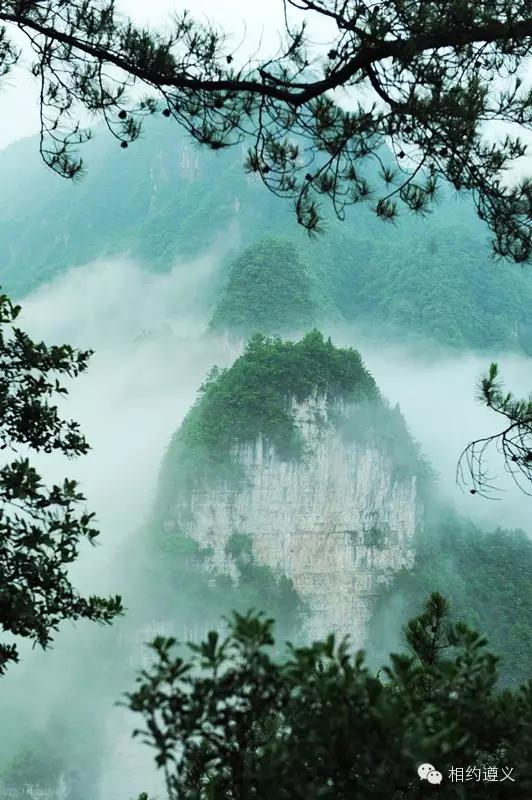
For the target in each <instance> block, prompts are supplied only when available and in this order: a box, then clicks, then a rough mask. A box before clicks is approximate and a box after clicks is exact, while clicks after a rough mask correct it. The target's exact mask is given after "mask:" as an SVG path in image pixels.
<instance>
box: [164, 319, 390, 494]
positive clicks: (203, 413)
mask: <svg viewBox="0 0 532 800" xmlns="http://www.w3.org/2000/svg"><path fill="white" fill-rule="evenodd" d="M313 395H325V396H326V397H327V399H328V400H330V401H333V400H337V399H343V400H345V401H375V402H376V401H379V400H380V396H379V391H378V389H377V386H376V384H375V381H374V380H373V378H372V376H371V375H370V373H369V372H368V371H367V369H366V368H365V366H364V364H363V362H362V359H361V357H360V355H359V353H358V352H357V351H356V350H354V349H352V348H337V347H335V346H334V345H333V344H332V342H331V340H330V339H329V340H325V339H324V338H323V335H322V334H321V333H320V332H319V331H317V330H313V331H312V332H311V333H308V334H307V335H306V336H304V337H303V339H301V340H300V341H299V342H291V341H283V340H281V339H280V338H267V337H265V336H263V335H262V334H256V335H255V336H253V337H252V338H251V339H250V341H249V343H248V344H247V346H246V348H245V351H244V354H243V355H242V356H241V357H240V358H238V359H237V360H236V361H235V363H234V364H233V366H232V367H230V368H229V369H224V370H219V369H217V368H214V369H213V370H212V371H211V372H210V374H209V376H208V378H207V380H206V382H205V383H204V384H203V386H202V387H201V389H200V395H199V398H198V400H197V401H196V403H195V405H194V406H193V407H192V409H191V410H190V412H189V413H188V415H187V416H186V417H185V420H184V421H183V424H182V425H181V427H180V428H179V430H178V431H177V432H176V434H175V435H174V436H173V438H172V440H171V442H170V446H169V448H168V451H167V454H166V457H165V459H164V463H163V467H162V476H161V479H162V484H163V487H164V488H163V493H164V495H165V496H167V497H168V496H170V497H171V496H172V493H173V491H175V489H176V487H179V486H181V487H183V486H190V485H193V484H195V483H197V482H198V481H201V479H204V478H206V479H216V478H217V477H224V478H227V477H239V470H238V465H237V464H236V463H235V462H234V460H233V458H232V454H231V450H232V448H233V446H234V445H238V444H251V443H254V442H255V441H256V440H257V437H258V436H259V435H261V436H262V437H263V438H264V440H265V441H266V442H268V443H271V444H272V445H273V446H274V447H275V449H276V451H277V453H278V455H279V457H280V458H282V459H285V460H289V459H292V458H300V457H301V456H302V455H303V453H304V443H303V439H302V436H301V433H300V431H299V429H298V427H297V425H296V422H295V420H294V415H293V411H292V407H291V401H292V400H295V401H296V402H299V403H301V402H303V401H305V400H307V399H308V398H309V397H311V396H313ZM168 493H169V495H168Z"/></svg>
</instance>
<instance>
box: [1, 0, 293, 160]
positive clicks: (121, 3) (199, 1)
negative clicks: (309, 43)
mask: <svg viewBox="0 0 532 800" xmlns="http://www.w3.org/2000/svg"><path fill="white" fill-rule="evenodd" d="M117 5H118V7H119V8H120V9H122V10H123V11H124V12H125V13H127V14H129V15H130V16H132V17H133V18H134V19H135V21H136V22H138V23H139V24H144V25H150V26H152V27H154V28H155V27H160V26H164V25H165V24H167V23H168V22H169V21H170V20H171V17H172V14H173V12H176V11H177V12H182V11H184V10H185V9H189V10H191V11H192V12H193V14H194V16H195V17H196V18H197V19H201V18H202V17H203V18H208V19H209V20H211V21H213V22H217V23H219V24H220V25H221V26H223V28H224V30H228V31H230V32H231V33H233V34H234V41H235V44H239V43H240V41H241V39H242V38H243V37H244V33H245V34H246V41H247V42H249V44H250V45H251V46H252V47H253V50H254V49H255V48H256V47H257V46H258V45H259V43H260V42H261V40H262V43H263V45H265V46H272V45H274V44H275V42H276V41H277V33H278V32H279V31H280V30H281V27H282V0H269V2H268V3H251V2H249V0H248V2H246V0H194V2H191V1H190V0H188V2H184V1H183V0H150V2H149V3H148V2H146V0H118V3H117ZM20 41H21V42H22V41H23V40H22V39H21V40H20ZM0 118H1V120H2V124H1V126H0V148H2V147H5V146H6V145H7V144H9V143H10V142H12V141H15V140H16V139H19V138H22V137H25V136H29V135H31V134H33V133H36V132H37V131H38V107H37V93H36V82H35V80H34V79H32V78H31V77H30V76H29V75H28V73H27V71H26V70H23V69H21V68H17V69H15V70H13V71H12V72H11V73H10V75H9V76H8V77H6V78H2V79H1V80H0Z"/></svg>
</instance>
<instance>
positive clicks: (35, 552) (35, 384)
mask: <svg viewBox="0 0 532 800" xmlns="http://www.w3.org/2000/svg"><path fill="white" fill-rule="evenodd" d="M19 311H20V307H19V306H14V305H12V303H11V302H10V300H9V298H7V297H6V296H5V295H1V296H0V411H1V414H0V447H1V449H2V450H5V449H6V448H9V449H11V450H14V449H16V446H18V445H25V446H29V447H30V448H31V449H33V450H35V451H37V452H38V451H44V452H47V453H50V452H52V451H53V450H59V451H61V452H62V453H64V454H65V455H67V456H75V455H79V454H81V453H86V452H87V450H88V444H87V442H86V441H85V439H84V438H83V436H82V435H81V434H80V432H79V426H78V425H77V423H75V422H72V421H65V420H63V419H61V417H60V416H59V412H58V409H57V407H56V406H55V405H53V404H52V402H51V400H52V398H54V397H55V396H61V395H65V394H66V393H67V390H66V389H65V387H64V386H62V384H61V383H60V380H59V378H60V377H62V376H69V377H76V376H77V375H79V373H81V372H83V371H84V370H85V368H86V366H87V360H88V358H89V356H90V353H89V352H81V351H75V350H73V349H72V348H71V347H70V346H68V345H63V346H61V347H57V346H53V347H48V346H47V345H45V344H44V342H38V343H36V342H33V341H32V340H31V339H30V338H29V336H27V334H25V333H24V332H23V331H21V330H20V329H19V328H17V327H15V326H14V324H13V323H14V321H15V320H16V318H17V316H18V314H19ZM84 500H85V498H84V497H83V495H82V494H81V493H80V492H79V491H78V489H77V485H76V482H75V481H70V480H68V479H65V481H64V482H63V484H62V485H55V486H53V487H52V488H51V489H47V488H46V487H44V486H43V484H42V481H41V478H40V476H39V475H38V473H37V472H36V471H35V469H34V468H33V467H32V466H31V465H30V462H29V460H28V459H27V458H17V459H16V460H14V461H12V462H10V463H7V464H5V465H4V466H3V467H2V468H1V469H0V629H1V630H2V631H4V632H7V633H9V634H13V635H15V636H22V637H24V638H27V639H30V640H32V641H33V642H34V643H36V644H39V645H40V646H41V647H43V648H46V647H47V646H48V645H49V643H50V641H51V638H52V633H53V632H55V631H57V629H58V626H59V623H60V622H61V621H62V620H63V619H71V620H76V619H79V618H86V619H90V620H93V621H96V622H101V623H110V622H111V621H112V620H113V619H114V617H115V616H116V615H117V614H120V613H121V610H122V606H121V601H120V598H119V597H114V598H110V599H107V600H106V599H104V598H101V597H96V596H91V597H88V598H84V597H82V596H80V595H79V594H78V593H77V592H76V591H75V589H74V588H73V586H72V584H71V583H70V580H69V578H68V574H67V568H68V565H70V564H71V563H72V562H73V561H75V560H76V558H77V556H78V551H79V544H80V542H81V541H82V540H83V539H86V540H87V541H89V542H90V543H94V541H95V539H96V537H97V536H98V531H97V530H96V529H95V528H93V527H92V519H93V516H94V515H93V514H91V513H88V512H86V511H82V512H79V511H78V509H79V506H80V504H81V503H83V502H84ZM10 661H18V651H17V647H16V645H15V644H3V643H0V674H2V673H3V672H4V670H5V668H6V665H7V664H8V662H10Z"/></svg>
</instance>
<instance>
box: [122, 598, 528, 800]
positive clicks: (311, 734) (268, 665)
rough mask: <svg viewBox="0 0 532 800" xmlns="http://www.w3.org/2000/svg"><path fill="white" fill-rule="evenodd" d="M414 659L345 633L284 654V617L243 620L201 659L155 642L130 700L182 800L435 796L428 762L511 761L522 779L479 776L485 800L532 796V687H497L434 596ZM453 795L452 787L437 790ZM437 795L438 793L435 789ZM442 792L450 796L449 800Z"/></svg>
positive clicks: (491, 660)
mask: <svg viewBox="0 0 532 800" xmlns="http://www.w3.org/2000/svg"><path fill="white" fill-rule="evenodd" d="M406 639H407V643H408V645H409V648H410V650H411V654H409V655H391V656H390V659H389V664H388V666H386V667H384V668H383V669H381V670H380V671H379V672H378V673H377V674H373V672H372V671H371V670H370V669H369V668H368V667H367V665H366V663H365V659H364V654H363V653H357V654H356V655H353V654H352V653H350V651H349V647H348V645H347V643H346V642H345V641H344V642H337V641H336V640H335V638H334V636H332V635H331V636H329V637H328V638H327V639H325V640H324V641H319V642H315V643H314V644H312V645H311V646H307V647H294V646H290V647H289V648H288V651H287V652H286V653H285V654H284V656H283V657H282V658H275V659H274V658H273V657H272V651H271V648H272V645H273V644H274V636H273V627H272V620H271V619H265V618H264V617H263V616H260V615H259V616H257V615H254V614H252V613H248V614H246V615H240V614H234V615H233V617H232V621H231V627H230V630H229V634H228V636H226V637H225V638H221V637H220V636H219V634H218V633H216V632H215V631H211V632H210V633H209V634H208V635H207V637H206V638H205V640H204V641H203V642H201V643H200V644H194V645H191V647H190V651H191V652H190V653H189V655H188V656H187V655H186V654H180V655H176V653H175V650H174V647H175V641H174V640H172V639H164V638H158V639H156V640H155V641H154V642H153V650H154V655H155V662H154V664H153V666H151V667H150V668H149V669H148V670H146V671H144V672H143V673H142V674H141V675H139V677H138V679H137V681H138V685H137V688H136V690H135V691H133V692H131V693H130V694H129V695H128V704H129V707H130V709H131V710H132V711H134V712H137V713H138V714H140V715H141V717H142V721H143V727H142V728H141V729H140V730H139V731H137V732H136V733H137V735H140V736H142V738H143V740H144V741H145V742H146V743H147V744H149V745H150V746H151V747H152V748H153V749H154V754H155V759H156V762H157V764H158V765H159V766H160V767H162V768H163V769H164V775H165V778H166V785H167V793H168V797H169V798H170V800H174V799H175V800H177V798H179V800H226V799H227V798H234V800H248V798H268V800H296V799H298V798H303V797H304V798H308V800H344V799H345V800H348V799H349V800H351V798H353V797H356V798H357V800H370V799H371V800H377V798H378V799H379V800H380V799H381V798H385V797H386V798H387V797H390V798H402V800H408V799H409V798H415V797H419V796H420V793H423V796H425V794H427V793H428V794H430V791H431V788H432V787H431V786H428V785H427V786H423V785H421V783H420V780H419V778H418V775H417V767H418V766H419V765H420V764H422V763H426V762H429V763H431V764H435V765H436V769H438V770H439V771H440V772H441V773H442V774H443V783H444V788H443V791H444V792H445V794H444V796H445V797H446V798H449V800H453V798H456V800H460V799H461V798H463V797H464V793H463V792H464V787H463V786H462V785H460V784H453V783H452V782H450V781H449V779H448V775H449V770H450V769H451V767H453V766H454V767H457V766H460V765H464V768H465V766H467V765H475V764H478V765H482V764H489V765H490V766H492V767H496V768H498V769H499V770H501V769H502V767H510V768H511V769H512V774H513V776H514V778H515V782H512V783H510V785H509V786H508V783H504V782H501V783H488V784H485V783H473V784H470V785H468V787H467V789H468V793H467V796H468V797H471V798H473V799H474V800H493V798H496V799H502V798H510V797H511V798H512V800H517V799H518V798H523V800H524V799H525V798H528V797H529V796H530V792H531V790H532V763H531V760H530V753H531V752H532V725H531V720H532V685H531V684H530V683H528V684H525V685H524V686H523V687H521V688H519V689H516V690H513V691H510V690H506V691H505V692H500V691H498V690H497V689H496V683H497V659H496V657H494V656H493V655H491V653H489V652H487V650H486V647H485V640H484V639H483V638H482V637H481V636H480V635H479V634H478V633H476V632H475V631H473V630H472V629H470V628H468V627H467V626H466V625H464V624H463V623H455V622H454V621H452V620H451V619H450V618H449V608H448V604H447V603H446V601H445V600H444V598H443V597H441V596H440V595H438V594H432V595H431V596H430V598H429V600H428V601H427V603H426V604H425V608H424V612H423V613H422V615H421V616H420V617H418V618H417V619H415V620H413V621H412V622H411V623H410V625H409V626H408V629H407V634H406ZM437 789H438V790H439V791H440V792H441V791H442V787H441V786H440V787H437ZM424 790H426V791H424ZM434 796H436V792H435V795H434Z"/></svg>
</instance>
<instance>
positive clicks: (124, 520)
mask: <svg viewBox="0 0 532 800" xmlns="http://www.w3.org/2000/svg"><path fill="white" fill-rule="evenodd" d="M226 246H228V245H227V243H224V242H221V243H220V246H219V247H217V248H216V249H215V250H214V251H212V252H208V253H205V254H204V255H203V256H202V257H201V258H199V259H197V260H196V261H194V262H180V263H177V264H176V265H175V266H174V267H173V268H172V269H171V270H170V271H169V272H168V273H165V274H154V273H153V272H150V271H149V270H148V269H146V268H145V267H143V266H141V265H138V264H135V263H133V262H131V261H130V260H128V259H127V258H123V259H116V260H102V261H98V262H95V263H92V264H87V265H86V266H84V267H78V268H75V269H71V270H70V271H68V272H66V273H63V274H61V276H59V277H58V278H57V279H56V280H54V281H53V282H51V283H49V284H47V285H45V286H42V287H41V288H39V289H38V290H37V291H35V292H34V293H32V294H30V295H29V296H27V297H25V298H23V299H22V300H21V303H22V306H23V313H22V314H21V317H20V318H19V321H18V324H19V325H20V327H22V328H23V329H24V330H26V331H27V332H28V333H29V334H30V335H31V336H33V337H34V338H43V339H44V340H45V341H46V342H47V343H49V344H52V343H57V344H59V343H63V342H68V343H70V344H72V345H75V346H78V347H83V348H92V349H94V351H95V353H94V355H93V356H92V358H91V360H90V366H89V369H88V371H87V372H86V373H85V374H83V375H81V376H80V377H79V378H78V379H76V380H75V381H73V382H72V384H71V385H70V386H69V389H70V394H69V396H68V398H66V400H65V401H64V403H62V410H63V413H64V414H65V415H66V416H68V417H71V418H74V419H76V420H77V421H79V423H80V425H81V429H82V431H83V432H84V434H85V435H86V436H87V438H88V441H89V443H90V444H91V448H92V449H91V451H90V453H89V454H88V455H87V456H85V457H81V458H79V459H76V460H73V461H67V460H66V459H65V458H62V457H59V456H57V457H56V456H46V457H40V456H35V457H32V461H33V463H34V464H35V466H36V467H37V468H38V469H39V470H40V471H41V474H42V475H43V477H44V479H45V480H46V481H47V482H50V481H53V480H58V479H61V478H63V477H65V476H68V477H72V478H75V479H76V480H78V481H79V483H80V485H81V489H82V490H83V492H84V494H85V496H86V498H87V506H88V508H89V509H90V510H93V511H95V512H96V515H97V524H98V527H99V529H100V530H101V536H100V538H99V544H98V546H97V547H96V548H89V547H87V548H84V549H83V552H82V554H81V556H80V559H79V561H78V563H77V564H76V565H75V567H74V568H73V570H72V575H73V578H74V581H75V583H76V585H77V586H78V587H79V588H80V590H82V591H84V592H87V591H88V592H91V593H101V594H107V593H121V594H122V595H123V597H124V602H125V605H126V607H128V606H133V607H134V608H136V609H138V608H140V607H141V606H142V598H143V597H144V596H145V593H146V591H147V589H148V587H147V586H146V584H144V583H143V582H142V572H141V570H139V569H138V568H137V566H134V563H137V564H138V562H135V559H133V560H132V561H131V562H129V560H128V558H127V553H128V552H131V553H134V552H136V553H137V554H138V553H141V554H142V551H143V542H142V541H141V540H140V538H141V536H142V526H143V523H144V522H145V520H146V518H147V516H148V515H149V512H150V508H151V507H152V504H153V502H154V495H155V489H156V484H157V476H158V470H159V465H160V462H161V458H162V456H163V454H164V451H165V448H166V446H167V444H168V442H169V439H170V437H171V435H172V433H173V432H174V431H175V429H176V428H177V427H178V425H179V424H180V422H181V421H182V419H183V417H184V415H185V414H186V412H187V410H188V409H189V408H190V406H191V405H192V403H193V402H194V399H195V397H196V393H197V390H198V387H199V386H200V384H201V383H202V381H203V380H204V378H205V376H206V374H207V373H208V371H209V370H210V368H211V367H212V366H213V365H214V364H217V365H219V366H227V365H229V364H231V363H232V362H233V361H234V359H235V358H236V357H237V356H238V355H239V353H240V352H241V348H242V343H235V342H231V341H230V340H229V339H226V338H224V337H221V336H214V335H212V334H211V333H209V332H208V331H207V326H208V321H209V318H210V314H211V312H212V309H211V306H210V303H209V301H208V300H205V298H206V297H207V298H209V297H210V296H211V295H212V293H211V291H210V287H212V286H213V285H214V284H216V283H217V282H218V281H219V280H220V272H221V269H222V262H223V257H224V253H225V248H226ZM324 332H325V333H331V335H332V337H333V341H334V343H335V344H337V345H340V344H342V345H351V346H354V347H356V348H357V349H358V350H359V351H360V352H361V354H362V356H363V358H364V360H365V362H366V365H367V366H368V368H369V370H370V371H371V372H372V374H373V375H374V377H375V379H376V381H377V384H378V386H379V388H380V390H381V392H382V393H383V394H384V395H385V396H386V398H387V399H388V400H389V401H390V403H392V404H395V403H396V402H398V403H399V404H400V407H401V409H402V412H403V414H404V416H405V418H406V421H407V424H408V426H409V428H410V430H411V432H412V434H413V435H414V437H415V438H416V439H417V440H418V442H419V443H420V445H421V448H422V450H423V452H424V454H425V456H426V457H427V458H428V459H429V461H430V462H431V463H432V465H433V467H434V468H435V469H436V470H437V472H438V473H439V476H440V485H441V487H442V490H443V491H444V493H445V494H446V495H448V496H449V497H450V498H451V499H452V501H453V502H454V503H455V504H456V505H457V507H458V508H459V509H460V511H462V512H464V513H466V514H467V515H468V516H470V517H473V518H474V519H477V520H479V521H482V522H485V523H486V524H487V525H488V526H489V527H496V526H497V525H501V526H505V527H513V526H520V527H523V528H525V529H526V528H527V523H528V520H529V517H530V513H529V503H530V499H529V498H527V497H526V496H524V495H523V494H522V493H521V492H520V491H519V490H518V489H517V488H516V487H515V486H513V485H512V484H511V483H509V481H508V479H507V476H504V474H503V465H502V463H499V462H497V461H495V462H494V466H496V467H497V468H498V471H499V473H500V485H501V488H502V489H504V492H502V493H501V499H499V500H497V501H489V500H485V499H483V498H480V497H478V496H477V497H472V496H471V495H469V493H467V492H466V493H463V492H462V491H460V490H459V488H458V487H457V486H456V483H455V469H456V462H457V459H458V456H459V454H460V451H461V449H462V448H463V447H464V445H465V444H466V443H467V442H468V441H469V440H470V439H471V438H474V437H478V436H480V435H483V434H485V433H486V432H489V431H494V430H496V425H497V423H498V420H497V419H496V418H494V417H495V415H493V413H490V412H489V411H487V410H486V409H485V408H483V407H482V406H481V405H480V404H479V403H478V402H477V401H476V398H475V387H476V383H477V381H478V378H479V376H480V375H481V374H483V373H484V372H485V371H486V369H487V366H488V364H489V361H490V360H496V361H498V362H499V364H500V365H501V371H502V376H503V378H504V379H505V381H506V383H507V385H508V387H509V388H511V389H512V390H513V391H515V392H516V393H517V394H527V393H528V391H529V389H530V385H529V379H530V368H529V364H530V361H529V359H526V358H525V357H520V356H517V355H515V354H508V353H494V354H490V356H489V358H488V357H487V356H486V355H484V354H482V355H479V354H475V353H465V354H460V355H457V354H456V353H450V352H449V353H442V352H441V350H439V351H438V353H437V355H435V353H434V352H431V351H430V350H427V347H426V346H425V348H424V349H421V348H419V349H416V348H414V347H413V346H411V347H406V346H404V347H403V346H398V345H397V344H394V345H393V346H392V345H389V344H388V345H384V346H383V344H382V342H377V341H376V340H373V339H372V338H371V336H368V334H367V332H366V333H364V334H361V333H360V332H357V330H356V329H354V328H352V327H347V326H340V327H338V326H336V327H335V328H334V329H331V330H330V331H329V330H325V331H324ZM132 613H133V614H135V613H137V612H136V611H134V612H132ZM124 624H125V623H124V622H123V621H118V622H117V623H116V624H115V625H114V626H113V627H112V628H111V629H108V630H102V629H97V628H96V629H95V628H94V626H89V625H85V624H82V625H77V626H76V627H75V628H74V626H72V625H70V626H66V625H64V626H63V628H62V629H61V631H60V633H59V634H58V635H57V637H56V639H55V644H54V647H53V649H52V650H51V651H49V652H46V653H41V652H40V651H31V650H30V648H28V647H22V648H21V653H22V658H23V663H22V664H21V665H19V666H17V667H15V668H12V669H11V670H10V671H9V672H8V674H7V676H6V677H5V678H3V687H4V691H5V693H6V695H8V696H9V698H10V700H9V704H8V708H7V719H8V720H10V721H11V724H12V727H13V731H14V733H13V737H12V739H11V741H10V742H9V743H7V742H6V743H3V745H2V747H1V748H0V750H1V752H0V757H2V758H3V757H7V756H9V754H10V752H15V751H16V748H17V746H18V745H19V744H20V741H21V739H23V737H24V736H25V735H26V733H27V731H28V730H30V729H31V730H35V729H39V728H42V729H43V730H44V729H45V728H46V725H47V724H48V722H49V720H50V718H51V716H52V715H54V714H55V715H57V713H58V710H60V716H66V717H70V718H72V719H74V720H75V719H76V714H77V711H78V709H77V708H76V705H75V704H74V705H72V704H70V705H69V703H68V702H67V701H65V700H64V696H65V695H66V696H67V697H70V698H72V697H79V698H80V704H81V696H82V695H87V696H88V697H89V698H91V697H96V696H97V695H98V696H101V697H102V700H101V706H100V707H99V710H98V713H99V714H101V715H104V716H105V726H104V727H105V731H106V734H105V736H106V740H105V742H104V747H103V749H104V757H103V761H102V764H101V770H100V772H99V775H100V777H99V782H98V785H97V786H92V788H91V792H93V794H94V797H96V798H98V800H99V799H100V798H101V800H104V798H105V800H112V799H113V798H114V797H116V798H118V797H121V798H129V797H136V796H137V795H138V793H140V792H141V791H155V792H156V791H157V789H158V788H160V785H159V782H158V778H157V776H156V774H155V771H154V769H153V767H152V764H151V754H150V752H149V751H148V750H147V748H145V747H144V746H143V745H141V744H139V743H136V744H135V743H133V742H132V741H131V737H130V732H131V731H132V729H133V727H134V725H135V722H136V720H134V719H132V718H131V716H132V715H130V714H128V713H127V712H125V711H124V710H123V709H119V708H116V707H114V706H113V702H114V701H115V700H118V699H119V695H120V693H121V692H122V691H126V690H128V689H131V688H132V684H131V683H130V684H129V685H124V686H118V685H116V686H115V682H114V681H115V679H114V678H109V677H108V676H107V673H106V672H105V670H103V671H102V669H101V666H102V665H101V663H100V662H98V663H97V664H96V665H95V664H93V663H92V662H91V655H93V656H94V652H95V651H96V652H98V648H99V647H101V646H103V647H104V649H105V648H108V649H110V651H112V650H113V649H116V647H122V646H123V642H122V639H121V637H122V638H123V637H124V636H126V638H127V637H128V636H129V637H131V633H130V632H129V633H127V632H126V633H124V630H125V628H124ZM135 624H136V623H135V619H131V618H130V619H129V620H128V622H127V625H129V626H130V628H129V630H131V629H133V630H135ZM156 632H157V631H156V630H149V629H145V628H143V627H142V626H141V627H140V628H138V629H137V630H136V633H135V637H136V641H137V642H138V647H140V646H141V644H142V642H143V641H145V640H146V639H149V638H151V637H152V636H153V635H154V634H155V633H156ZM120 642H122V644H120ZM129 646H130V645H129ZM130 649H131V648H130ZM143 657H144V656H141V658H140V661H139V660H137V661H135V660H134V659H133V661H132V663H131V664H130V665H129V666H128V668H127V669H126V672H125V674H127V675H129V676H130V677H131V681H132V680H133V676H134V673H135V669H136V668H138V666H139V664H140V662H141V661H142V658H143ZM70 703H71V701H70ZM11 724H10V727H11ZM89 757H90V753H89V754H87V755H86V758H89ZM92 796H93V795H92V794H91V797H92Z"/></svg>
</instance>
